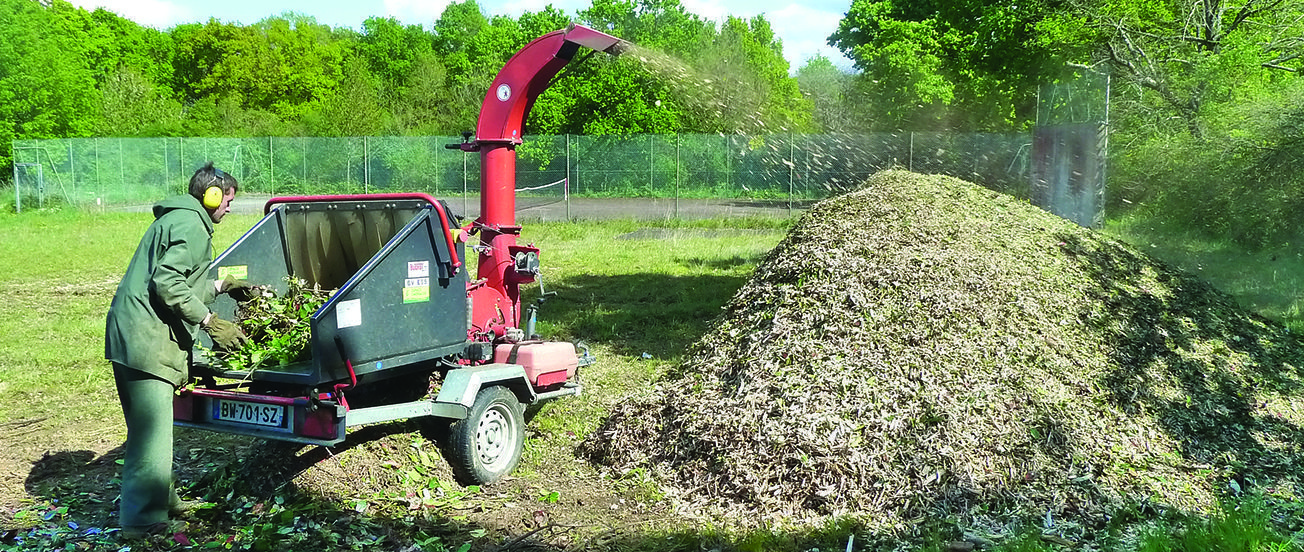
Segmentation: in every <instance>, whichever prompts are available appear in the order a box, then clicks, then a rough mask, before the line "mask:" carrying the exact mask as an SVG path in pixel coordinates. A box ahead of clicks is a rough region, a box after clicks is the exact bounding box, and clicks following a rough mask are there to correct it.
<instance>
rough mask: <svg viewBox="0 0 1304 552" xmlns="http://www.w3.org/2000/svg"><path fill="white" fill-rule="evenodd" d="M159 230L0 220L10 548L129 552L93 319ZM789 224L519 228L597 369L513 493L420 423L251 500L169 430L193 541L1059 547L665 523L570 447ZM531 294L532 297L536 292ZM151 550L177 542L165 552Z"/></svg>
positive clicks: (1133, 514)
mask: <svg viewBox="0 0 1304 552" xmlns="http://www.w3.org/2000/svg"><path fill="white" fill-rule="evenodd" d="M149 221H150V219H149V217H148V215H143V214H104V215H97V216H88V215H82V214H78V213H73V212H34V213H24V214H23V215H21V216H16V215H0V266H3V267H5V268H6V270H5V271H3V272H2V273H0V294H2V295H3V296H4V297H6V300H5V301H3V302H0V335H2V336H3V345H2V346H0V437H3V440H4V443H5V446H4V447H3V448H0V474H4V476H5V478H4V479H5V482H4V483H0V522H3V525H0V527H2V528H3V529H0V534H2V535H3V540H0V551H3V550H47V549H65V548H66V547H71V548H67V549H110V550H116V549H117V548H116V546H114V547H109V546H110V545H112V543H114V542H115V541H114V540H113V539H112V537H104V536H102V535H95V534H91V535H87V534H86V529H87V528H88V527H93V528H108V527H111V526H112V520H111V519H110V518H109V516H108V514H109V512H110V511H111V510H112V509H113V506H112V499H113V496H115V495H116V481H115V479H114V477H115V476H116V470H117V466H116V460H117V459H118V458H120V454H121V450H120V448H119V447H120V444H121V442H122V439H123V437H124V435H125V427H124V425H123V423H122V419H121V412H120V409H119V406H118V402H117V398H116V395H115V393H114V391H113V382H112V378H111V376H110V371H109V369H108V366H107V363H106V362H105V361H104V360H103V358H102V357H103V353H102V351H103V324H104V314H105V311H106V309H107V307H108V304H109V301H110V299H111V297H112V294H113V291H114V288H115V286H116V284H117V281H118V279H119V278H120V276H121V274H122V272H123V271H124V269H125V263H126V262H127V259H129V257H130V255H131V253H132V250H133V249H134V248H135V246H136V242H137V240H138V239H139V237H140V235H141V233H142V232H143V231H144V229H145V227H146V226H147V225H148V223H149ZM255 221H256V217H252V216H231V217H229V218H228V219H226V221H224V222H223V223H222V224H221V225H219V226H218V227H217V231H216V234H215V236H214V245H215V248H216V249H218V250H221V249H222V248H224V247H225V246H226V245H228V244H230V243H232V242H233V241H234V240H235V239H237V238H238V237H239V236H240V234H241V233H242V232H243V231H244V230H245V229H246V228H248V227H249V226H251V225H252V224H253V223H254V222H255ZM791 223H792V221H787V220H773V219H750V220H731V221H722V220H705V221H695V222H692V223H683V222H674V221H661V222H659V223H655V222H654V223H649V222H646V221H644V222H633V221H607V222H601V223H547V224H527V225H526V228H525V231H524V233H523V236H522V241H528V242H533V243H535V244H536V245H538V246H539V247H540V248H541V249H542V251H543V265H544V270H543V277H542V283H543V286H544V289H546V290H547V291H556V292H558V295H557V296H556V297H554V298H552V299H550V300H549V301H548V302H547V303H546V304H545V305H544V306H543V310H542V311H541V313H540V320H541V325H540V333H542V334H544V335H546V336H548V337H551V338H556V339H584V340H586V341H587V342H588V343H590V344H591V345H592V346H593V350H594V352H595V353H596V354H597V356H598V359H599V362H598V364H597V365H595V366H593V367H591V368H588V369H586V371H585V372H584V373H583V378H584V383H585V385H586V390H585V394H584V396H583V397H582V398H580V399H576V400H566V401H559V402H554V403H550V404H549V405H547V406H546V407H544V408H543V409H542V410H541V411H540V412H539V413H538V414H537V415H536V416H535V417H534V418H533V421H532V422H531V424H530V433H529V438H528V441H527V445H526V446H527V450H526V454H525V459H524V461H523V463H522V465H521V467H520V468H519V469H518V471H517V473H516V477H515V478H514V480H512V481H510V482H508V483H507V484H505V485H502V486H500V487H495V488H490V489H482V490H481V489H470V488H461V487H458V486H456V485H455V484H452V483H451V482H450V478H449V477H448V471H447V470H446V468H445V467H444V466H443V465H442V462H441V461H440V460H439V459H438V458H437V457H436V458H433V459H432V458H431V456H430V455H429V454H428V451H430V450H432V449H430V448H429V447H428V446H427V445H428V443H427V442H426V441H425V437H424V436H423V433H422V432H420V431H418V430H416V428H414V427H412V426H410V425H406V424H389V425H388V426H387V427H381V428H376V427H369V428H364V429H363V430H362V431H364V432H367V433H364V434H363V436H364V439H365V442H363V443H361V444H356V445H353V446H352V447H346V448H343V449H341V450H338V451H332V452H330V453H329V454H327V453H321V454H317V453H313V452H304V451H300V452H299V453H297V456H294V457H293V458H294V459H297V460H303V461H308V460H315V461H316V462H317V465H318V467H319V468H320V469H318V470H317V471H318V472H320V473H318V477H319V479H317V480H309V481H303V480H296V484H302V485H303V486H304V487H305V488H311V489H313V491H312V492H304V493H297V494H293V495H290V494H281V493H272V494H268V495H262V496H258V495H256V494H249V493H248V492H247V491H243V490H242V488H241V484H240V483H241V482H240V481H233V479H238V477H239V474H241V473H243V472H241V471H240V468H239V466H234V467H233V466H232V464H233V462H232V461H231V458H234V457H237V456H239V454H235V453H236V452H241V451H243V452H248V448H249V447H251V446H255V445H251V444H249V443H247V442H239V441H231V440H230V439H228V438H225V437H221V438H219V437H212V436H209V435H206V434H205V435H200V433H202V432H179V433H178V446H177V456H178V462H179V463H180V464H181V466H180V467H179V471H184V472H185V474H187V475H190V476H193V477H187V478H185V481H186V482H187V483H188V484H191V485H194V486H193V487H192V488H191V490H192V491H193V492H196V493H202V494H203V498H205V499H207V500H209V501H210V502H211V503H212V506H213V507H212V508H211V509H210V510H208V511H206V512H204V513H203V514H202V517H201V520H202V521H201V522H200V523H199V524H198V527H197V528H196V529H195V530H194V531H192V532H191V533H190V535H189V537H188V538H187V542H192V545H193V547H194V548H215V549H268V550H323V549H326V550H349V549H355V550H360V549H368V550H396V551H397V550H403V551H405V552H406V551H411V552H416V551H443V550H449V551H452V550H457V551H460V552H465V551H466V550H505V549H521V550H529V549H533V550H558V549H565V550H611V551H622V552H623V551H635V550H685V551H687V550H703V551H705V550H747V551H752V550H785V551H789V550H790V551H797V550H801V551H808V550H826V551H827V550H844V549H855V550H871V549H873V550H889V549H897V548H900V549H919V550H930V551H938V552H941V551H943V550H966V549H972V547H973V546H975V545H976V546H977V547H978V548H986V549H991V550H1004V551H1016V550H1017V551H1040V550H1064V549H1068V548H1066V547H1063V546H1062V545H1061V544H1060V543H1057V542H1056V541H1055V540H1054V539H1053V538H1048V537H1047V535H1049V534H1050V533H1049V532H1047V531H1043V529H1044V527H1042V526H1041V524H1040V523H1039V522H1035V520H1034V522H1030V524H1029V526H1028V527H1027V530H1026V532H1024V533H1020V534H1014V535H972V534H965V533H964V532H963V531H962V530H961V529H960V528H958V527H955V526H954V525H952V524H949V523H948V521H947V520H920V524H919V527H918V530H917V531H916V536H917V538H915V539H913V540H911V541H908V542H902V541H895V540H893V537H892V536H888V535H873V534H865V533H862V532H858V531H857V526H856V525H855V524H854V523H851V522H848V521H840V520H836V519H829V520H826V522H825V524H823V525H820V526H815V527H809V526H807V527H803V528H785V526H783V525H782V524H777V525H776V524H764V523H762V524H759V525H758V524H757V523H756V520H729V519H713V518H710V517H709V516H706V515H703V514H702V513H700V512H681V511H677V510H675V509H674V508H673V502H672V501H670V500H666V497H664V496H662V495H661V492H660V490H659V488H658V487H657V485H656V483H655V482H654V481H651V480H649V479H647V478H646V477H645V476H644V474H641V473H636V472H635V473H615V474H613V473H603V472H601V471H599V470H598V469H597V468H595V467H593V466H591V465H589V464H587V463H585V462H583V461H581V460H579V459H578V458H577V457H576V456H575V453H574V448H575V445H576V443H577V442H578V441H579V440H580V439H582V438H583V436H585V435H587V434H588V433H589V432H591V431H592V430H593V429H594V428H595V427H597V426H598V424H599V423H600V422H601V421H602V420H603V419H604V417H605V415H606V413H607V412H608V411H609V410H610V408H611V406H612V405H614V404H616V403H617V402H620V401H623V400H625V399H626V398H628V397H629V396H631V395H633V394H639V393H648V392H651V383H652V382H654V381H655V380H656V378H657V377H658V376H659V375H660V374H662V373H663V372H664V371H665V370H667V369H668V368H670V367H672V366H674V365H675V364H676V363H677V362H678V361H679V360H680V359H681V358H682V356H683V355H684V351H685V348H686V347H687V346H688V345H690V344H691V343H692V342H693V341H695V340H696V339H697V338H698V337H699V336H701V335H702V334H703V333H705V332H709V331H711V322H712V320H713V318H714V317H715V315H716V314H717V313H718V312H719V309H720V307H721V306H722V305H723V304H724V303H725V301H726V300H727V299H728V298H729V297H730V296H731V295H732V294H733V293H734V291H735V290H737V289H738V288H739V287H740V286H741V285H742V284H743V283H744V282H745V281H746V279H747V278H748V277H749V275H750V273H751V270H752V269H753V268H754V267H755V265H756V264H757V263H758V262H759V261H760V260H761V258H762V257H763V256H764V255H765V253H767V252H768V251H769V250H770V249H771V248H773V246H774V245H775V244H777V243H778V242H779V241H780V240H781V239H782V237H783V235H784V232H785V230H786V228H787V227H788V225H789V224H791ZM1211 255H1213V254H1212V253H1211ZM1206 263H1207V266H1213V264H1214V263H1213V261H1211V260H1209V261H1206ZM1245 264H1246V263H1245V262H1244V261H1241V265H1242V266H1244V265H1245ZM1235 265H1236V261H1235V260H1234V259H1233V260H1230V261H1228V266H1235ZM1292 266H1294V265H1292ZM1296 268H1298V266H1296ZM1231 272H1234V271H1231ZM1295 274H1299V272H1298V271H1297V272H1295ZM1259 277H1260V278H1266V274H1262V273H1261V274H1260V275H1259ZM1247 285H1248V284H1247ZM537 293H538V288H532V289H530V290H529V291H528V293H527V295H526V300H527V301H528V300H531V299H532V298H533V297H535V296H537ZM1276 304H1277V303H1273V305H1276ZM1280 305H1281V306H1280V307H1271V308H1279V309H1280V312H1281V313H1282V314H1283V316H1287V317H1288V318H1289V317H1290V316H1294V317H1296V318H1294V319H1297V318H1298V314H1299V312H1298V305H1296V306H1294V307H1291V306H1290V305H1289V304H1287V303H1281V304H1280ZM1291 308H1294V309H1295V310H1294V311H1291V310H1290V309H1291ZM1272 312H1276V311H1272ZM1292 312H1293V313H1294V314H1293V315H1292ZM268 450H271V451H272V452H273V453H275V451H276V450H281V449H275V448H269V449H268ZM314 454H315V455H314ZM233 474H235V475H233ZM246 475H247V474H246ZM331 477H335V478H337V479H331ZM345 479H347V481H345ZM314 484H315V485H317V486H316V487H314V486H313V485H314ZM228 489H229V491H230V492H229V493H227V492H226V491H227V490H228ZM219 491H220V492H219ZM396 496H397V498H396ZM413 496H416V497H425V502H423V503H422V507H421V508H420V509H414V508H413V507H411V506H410V504H411V503H412V502H411V501H412V497H413ZM404 497H406V498H404ZM404 500H406V502H405V501H404ZM1301 512H1304V508H1302V507H1298V505H1290V504H1279V503H1274V504H1271V505H1268V504H1265V503H1263V502H1261V501H1256V499H1255V498H1253V497H1248V495H1247V498H1246V499H1245V500H1243V501H1232V502H1230V503H1228V504H1227V505H1226V507H1225V508H1224V511H1223V512H1222V513H1221V514H1219V515H1215V516H1212V517H1207V518H1206V517H1190V516H1187V515H1185V514H1183V513H1181V512H1173V511H1166V510H1162V509H1160V510H1156V509H1155V508H1154V507H1153V506H1149V505H1147V504H1146V503H1145V502H1144V501H1141V502H1139V503H1138V504H1137V505H1136V507H1135V508H1134V509H1132V510H1129V511H1124V512H1118V513H1116V515H1114V516H1113V518H1112V519H1113V520H1114V521H1112V522H1111V524H1110V526H1109V527H1107V528H1106V529H1104V530H1103V531H1106V532H1108V533H1109V535H1105V536H1102V538H1101V539H1100V540H1099V541H1098V543H1103V544H1106V545H1108V546H1107V549H1112V550H1145V551H1156V552H1157V551H1167V550H1244V551H1247V552H1258V551H1270V550H1271V551H1277V550H1280V551H1286V550H1304V548H1301V547H1300V546H1299V544H1298V541H1291V540H1290V539H1289V537H1288V536H1287V535H1288V534H1289V533H1290V531H1297V530H1300V529H1301V527H1300V525H1299V524H1298V520H1299V517H1300V514H1301ZM1292 519H1293V520H1295V521H1294V523H1295V525H1291V523H1292ZM70 524H71V525H70ZM29 528H36V530H35V531H34V532H33V531H32V530H30V529H29ZM740 528H741V529H740ZM6 529H11V530H10V531H9V532H8V533H3V530H6ZM20 529H21V530H20ZM304 535H306V536H304ZM19 537H23V540H21V541H20V540H19ZM312 539H319V540H312ZM320 539H327V540H326V541H323V540H320ZM327 541H329V543H327ZM849 541H850V546H849ZM965 546H969V547H970V548H965ZM101 547H107V548H101ZM154 548H157V549H186V548H187V546H186V545H183V544H179V543H177V542H174V541H169V542H167V543H161V544H160V543H156V544H155V545H154ZM134 549H135V550H140V549H142V548H140V547H137V548H134Z"/></svg>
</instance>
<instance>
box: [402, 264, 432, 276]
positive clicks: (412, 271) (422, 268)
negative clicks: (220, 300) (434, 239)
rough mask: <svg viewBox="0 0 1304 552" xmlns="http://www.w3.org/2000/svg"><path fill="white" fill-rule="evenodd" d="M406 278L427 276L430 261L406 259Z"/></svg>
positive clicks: (428, 274)
mask: <svg viewBox="0 0 1304 552" xmlns="http://www.w3.org/2000/svg"><path fill="white" fill-rule="evenodd" d="M407 277H408V278H429V277H430V261H408V275H407Z"/></svg>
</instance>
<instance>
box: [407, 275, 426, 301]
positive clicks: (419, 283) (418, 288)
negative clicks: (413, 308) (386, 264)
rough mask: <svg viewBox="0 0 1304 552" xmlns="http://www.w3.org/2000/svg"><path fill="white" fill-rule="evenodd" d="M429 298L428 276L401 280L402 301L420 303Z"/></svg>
mask: <svg viewBox="0 0 1304 552" xmlns="http://www.w3.org/2000/svg"><path fill="white" fill-rule="evenodd" d="M429 300H430V278H408V279H406V280H403V302H404V303H421V302H425V301H429Z"/></svg>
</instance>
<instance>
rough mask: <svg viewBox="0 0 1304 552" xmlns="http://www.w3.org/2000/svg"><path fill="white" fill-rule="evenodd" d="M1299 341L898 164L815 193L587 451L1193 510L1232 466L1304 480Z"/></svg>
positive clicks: (978, 513) (622, 461)
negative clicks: (700, 331) (707, 325)
mask: <svg viewBox="0 0 1304 552" xmlns="http://www.w3.org/2000/svg"><path fill="white" fill-rule="evenodd" d="M1301 353H1304V347H1302V346H1301V341H1300V340H1299V339H1298V338H1297V337H1296V336H1293V335H1291V334H1290V333H1289V332H1288V331H1287V330H1286V329H1285V328H1284V327H1282V326H1280V325H1278V324H1276V323H1274V322H1271V321H1268V320H1266V319H1263V318H1261V317H1259V316H1256V315H1254V314H1251V313H1248V312H1246V311H1244V310H1242V309H1240V308H1239V307H1237V305H1236V304H1235V303H1234V301H1233V300H1231V299H1230V298H1229V297H1228V296H1226V295H1224V294H1222V293H1220V292H1218V291H1217V290H1215V289H1213V288H1212V287H1210V286H1209V285H1207V284H1206V283H1204V282H1202V281H1201V280H1199V279H1197V278H1195V277H1193V276H1191V275H1189V274H1187V273H1184V272H1181V271H1179V270H1177V269H1175V268H1172V267H1170V266H1167V265H1165V264H1163V263H1161V262H1158V261H1156V260H1154V259H1151V258H1150V257H1148V256H1146V255H1145V254H1143V253H1140V252H1138V251H1137V250H1136V249H1134V248H1132V247H1131V246H1129V245H1126V244H1123V243H1120V242H1118V241H1116V240H1113V239H1110V238H1108V237H1105V236H1103V235H1101V234H1099V233H1097V232H1095V231H1092V230H1089V229H1084V228H1081V227H1078V226H1075V225H1073V224H1072V223H1069V222H1067V221H1065V220H1063V219H1060V218H1058V217H1055V216H1053V215H1050V214H1048V213H1046V212H1044V211H1042V210H1040V209H1038V208H1036V207H1033V206H1031V205H1029V204H1028V203H1026V202H1023V201H1019V200H1017V199H1014V198H1012V197H1009V196H1005V195H1001V194H997V193H995V192H991V191H988V190H986V189H984V188H981V187H979V186H976V185H973V184H970V183H967V182H964V181H961V180H957V179H954V178H949V177H941V176H923V175H918V174H913V173H909V172H904V171H888V172H884V173H880V174H878V175H875V176H874V177H872V178H870V179H869V181H868V182H867V183H866V184H865V185H864V186H863V188H862V189H860V190H858V191H855V192H852V193H849V194H846V195H844V196H840V197H836V198H832V199H828V200H826V201H823V202H821V203H820V204H818V205H817V206H816V207H814V208H813V209H812V210H811V211H809V212H808V213H807V214H806V215H805V216H804V217H803V218H802V219H801V220H800V221H799V222H798V223H797V224H796V226H795V227H794V228H793V229H792V231H791V232H790V233H789V234H788V236H787V237H786V239H785V240H784V241H783V242H782V243H781V244H780V245H779V246H778V247H777V248H775V249H774V250H773V251H772V252H770V254H769V255H768V256H767V257H766V258H765V259H764V260H763V262H762V263H761V264H760V265H759V266H758V268H757V269H756V271H755V273H754V275H753V276H752V278H751V280H750V281H749V282H748V283H746V284H745V285H744V286H743V287H742V288H741V289H740V290H739V291H738V293H737V294H736V295H735V296H734V297H733V299H732V300H731V301H730V302H729V303H728V304H727V305H726V306H725V307H724V312H723V313H722V314H721V315H720V317H719V318H718V319H717V320H716V321H715V323H714V325H713V330H712V331H710V332H708V333H707V334H706V335H705V336H704V337H702V339H701V340H700V341H699V342H698V343H697V344H696V345H695V346H694V347H693V348H692V349H691V350H690V351H689V354H688V355H687V357H686V361H685V362H683V363H682V365H680V366H679V367H677V368H676V369H674V370H672V371H671V372H670V373H669V374H667V375H666V376H665V377H664V378H663V379H662V380H661V381H659V382H658V383H657V387H656V390H655V393H651V394H646V393H645V394H643V395H641V396H642V397H644V398H641V399H635V400H630V401H625V402H623V403H622V404H621V405H620V406H618V407H617V408H616V409H615V410H614V411H613V413H612V415H611V416H610V417H609V419H608V420H606V421H605V423H604V424H603V425H602V427H600V428H599V430H598V431H596V432H595V433H594V434H593V435H591V436H590V438H589V439H588V440H587V441H586V442H585V443H584V444H583V445H582V447H581V449H582V451H583V452H585V453H586V454H587V455H588V456H589V457H590V458H592V459H594V460H595V461H597V462H598V463H600V464H604V465H606V466H610V467H611V468H612V469H613V470H614V471H616V472H617V473H623V472H627V471H629V470H632V469H636V468H644V469H647V470H649V471H651V472H652V473H653V474H655V475H657V476H658V479H659V480H660V481H662V482H664V486H665V488H666V489H667V490H668V492H669V493H670V494H671V495H672V496H674V497H675V498H676V499H677V500H679V501H680V503H681V504H682V505H688V506H692V505H714V506H720V505H723V507H725V508H728V509H730V510H732V511H734V512H737V513H739V514H740V515H741V516H745V517H747V518H748V519H773V518H783V519H803V518H817V517H819V516H824V515H829V514H835V515H849V516H855V517H860V518H863V519H867V520H872V523H873V524H874V525H877V526H880V527H883V528H903V527H907V526H908V525H909V524H910V523H912V522H914V521H917V520H919V519H923V518H925V517H933V516H947V517H951V518H953V519H959V520H964V521H966V522H979V521H981V520H989V521H997V520H996V519H995V518H1005V519H1010V518H1014V517H1019V516H1025V517H1026V516H1037V518H1040V517H1042V516H1047V517H1048V518H1053V519H1070V520H1071V519H1079V520H1087V521H1089V520H1090V519H1091V518H1093V517H1094V518H1099V517H1100V516H1102V515H1103V513H1104V512H1108V511H1110V510H1111V509H1112V508H1114V507H1116V506H1118V505H1119V504H1122V503H1124V502H1128V501H1146V500H1148V501H1152V502H1159V503H1162V504H1166V505H1168V506H1171V507H1175V508H1180V509H1183V510H1188V511H1206V510H1207V509H1208V508H1210V507H1211V506H1212V504H1213V503H1214V501H1215V498H1216V497H1217V496H1218V495H1220V494H1225V493H1227V492H1230V491H1229V490H1228V489H1229V487H1236V488H1244V487H1252V486H1257V487H1258V488H1260V489H1262V490H1265V491H1267V492H1270V493H1277V494H1291V493H1294V492H1298V489H1300V488H1301V487H1300V479H1299V478H1300V475H1301V474H1304V465H1302V464H1301V460H1304V450H1302V449H1301V443H1304V430H1302V429H1301V428H1302V427H1304V364H1302V361H1304V356H1302V354H1301ZM1232 482H1235V483H1236V484H1235V485H1232Z"/></svg>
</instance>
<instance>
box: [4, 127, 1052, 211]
mask: <svg viewBox="0 0 1304 552" xmlns="http://www.w3.org/2000/svg"><path fill="white" fill-rule="evenodd" d="M458 142H461V139H460V138H456V137H441V136H401V137H400V136H391V137H343V138H308V137H254V138H80V139H67V140H28V141H18V142H15V143H14V160H15V169H14V175H15V180H16V183H17V188H16V192H15V193H17V194H18V195H19V196H20V197H25V198H28V199H26V200H25V201H24V203H25V204H28V205H32V204H35V203H39V202H42V201H55V200H57V201H65V202H69V203H72V204H76V205H81V206H87V205H89V206H101V207H110V208H112V207H115V206H123V205H148V204H150V203H152V202H154V201H157V200H159V199H161V198H163V197H166V196H168V195H170V194H175V193H180V192H182V191H184V189H185V185H186V181H187V180H188V178H189V177H190V175H191V174H192V173H193V172H194V171H195V170H196V169H198V168H199V167H201V166H203V164H204V163H207V162H209V161H211V162H213V163H214V164H215V165H216V166H218V167H219V168H222V169H223V170H225V171H227V172H229V173H231V174H232V175H234V176H235V177H236V178H237V179H238V180H239V181H240V184H241V190H242V191H243V192H244V193H257V194H268V195H317V194H340V193H349V194H365V193H385V192H424V193H429V194H431V195H434V196H436V197H440V198H445V199H447V200H448V203H449V204H450V206H452V207H454V208H455V209H456V210H457V211H459V212H462V213H473V212H476V209H477V208H478V196H479V188H480V161H479V156H478V155H477V154H474V153H464V152H462V151H460V150H457V149H447V148H445V147H444V146H445V144H451V143H458ZM1030 142H1031V137H1030V136H1029V135H1027V134H971V133H970V134H966V133H944V132H937V133H909V132H897V133H878V134H857V135H850V134H771V135H755V136H743V135H719V134H679V135H634V136H574V135H563V136H528V137H526V139H525V142H524V143H523V144H521V145H520V146H518V147H517V151H516V152H517V162H516V168H517V172H516V185H517V190H518V193H517V197H518V208H520V209H531V208H534V207H538V206H543V205H548V204H554V203H557V202H568V201H569V200H570V198H575V197H581V198H589V199H596V198H643V199H649V200H661V199H671V200H678V199H704V200H705V199H721V200H746V201H755V202H765V201H775V200H778V201H786V202H787V203H788V204H792V203H793V202H794V201H809V200H817V199H821V198H824V197H828V196H830V195H835V194H840V193H844V192H846V191H848V190H852V189H855V188H856V187H858V186H859V185H860V183H862V182H864V180H865V179H866V178H867V177H869V175H871V174H873V173H875V172H877V171H880V170H883V169H887V168H891V167H900V168H906V169H910V170H914V171H916V172H923V173H940V174H948V175H952V176H956V177H960V178H964V179H966V180H970V181H973V182H976V183H979V184H982V185H985V186H988V187H990V188H993V189H996V190H1000V191H1003V192H1008V193H1012V194H1015V195H1019V196H1023V197H1026V195H1027V190H1028V149H1029V144H1030ZM649 204H650V205H654V207H653V208H654V209H662V208H665V209H667V211H666V212H665V213H664V214H665V215H666V216H675V214H676V211H675V209H674V207H673V205H675V203H674V202H661V201H652V202H650V203H649ZM667 206H670V207H667Z"/></svg>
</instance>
